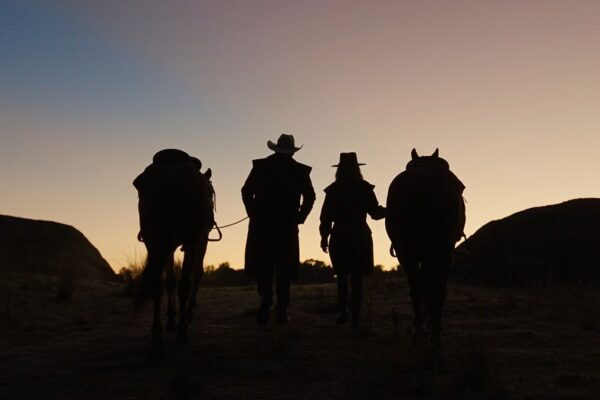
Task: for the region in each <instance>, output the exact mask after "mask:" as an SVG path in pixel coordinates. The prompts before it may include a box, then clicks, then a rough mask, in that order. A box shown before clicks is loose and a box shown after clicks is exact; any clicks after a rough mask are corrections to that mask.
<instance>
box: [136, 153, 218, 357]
mask: <svg viewBox="0 0 600 400" xmlns="http://www.w3.org/2000/svg"><path fill="white" fill-rule="evenodd" d="M201 167H202V164H201V162H200V160H198V159H197V158H194V157H190V156H189V155H187V154H186V153H185V152H183V151H181V150H175V149H167V150H162V151H159V152H158V153H156V154H155V155H154V158H153V162H152V164H151V165H149V166H148V167H147V168H146V169H145V170H144V172H143V173H142V174H141V175H139V176H138V177H137V178H136V179H135V180H134V182H133V184H134V186H135V187H136V189H137V190H138V194H139V204H138V209H139V215H140V233H139V237H138V239H139V240H141V241H143V242H144V244H145V245H146V250H147V252H148V257H147V260H146V265H145V266H144V269H143V271H142V274H141V277H140V282H139V285H138V289H137V291H136V294H135V297H134V305H135V308H136V311H139V309H140V308H141V306H142V305H143V303H144V302H145V300H146V299H147V298H148V297H152V299H153V301H154V322H153V325H152V337H153V341H152V343H153V348H154V350H155V351H157V352H161V351H162V337H161V336H162V326H161V320H160V306H161V297H162V288H163V273H164V274H165V275H166V286H167V292H168V307H167V325H166V328H167V330H174V329H175V327H177V342H178V343H182V342H187V337H188V335H187V326H188V324H189V323H190V321H191V318H192V312H193V308H194V305H195V303H196V293H197V291H198V285H199V283H200V280H201V278H202V274H203V272H204V268H203V261H204V255H205V253H206V247H207V243H208V234H209V232H210V229H211V228H212V226H213V224H214V214H213V207H214V201H213V199H214V191H213V188H212V185H211V182H210V177H211V170H210V169H208V170H207V171H206V173H204V174H203V173H201V172H200V168H201ZM179 246H183V251H184V257H183V265H182V270H181V278H180V280H179V285H178V286H179V320H178V323H177V325H176V323H175V288H176V278H175V271H174V266H173V256H174V252H175V250H176V249H177V247H179Z"/></svg>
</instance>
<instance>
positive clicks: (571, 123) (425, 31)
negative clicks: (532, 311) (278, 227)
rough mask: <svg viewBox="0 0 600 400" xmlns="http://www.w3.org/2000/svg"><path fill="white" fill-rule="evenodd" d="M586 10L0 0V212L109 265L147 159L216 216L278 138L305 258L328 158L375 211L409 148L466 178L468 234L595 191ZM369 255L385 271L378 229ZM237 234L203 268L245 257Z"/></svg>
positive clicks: (228, 234) (120, 245)
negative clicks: (310, 193)
mask: <svg viewBox="0 0 600 400" xmlns="http://www.w3.org/2000/svg"><path fill="white" fill-rule="evenodd" d="M599 15H600V2H598V1H595V0H591V1H579V0H564V1H553V0H545V1H541V0H518V1H513V0H504V1H492V0H490V1H471V0H437V1H428V0H422V1H400V0H396V1H377V0H374V1H368V2H365V1H350V0H348V1H339V0H321V1H313V0H306V1H293V0H289V1H288V0H279V1H264V0H256V1H251V0H240V1H227V0H218V1H217V0H215V1H196V0H194V1H193V0H174V1H169V2H167V1H154V0H128V1H121V0H103V1H92V0H64V1H57V0H44V1H42V0H29V1H20V0H0V56H1V60H2V62H0V183H1V185H2V194H1V195H0V214H7V215H15V216H20V217H26V218H34V219H45V220H53V221H57V222H62V223H66V224H69V225H73V226H75V227H76V228H77V229H79V230H80V231H82V232H83V233H84V234H85V235H86V236H87V237H88V239H90V241H91V242H92V243H93V244H94V245H95V246H96V247H97V248H98V249H99V250H100V252H101V253H102V255H103V256H104V257H105V258H106V259H107V261H108V262H109V263H110V264H111V265H112V267H113V268H114V269H116V270H118V269H119V268H120V267H121V266H122V265H124V264H125V263H126V262H127V261H128V260H132V259H134V258H142V257H143V256H144V254H145V250H144V247H143V245H142V244H140V243H138V242H137V241H136V233H137V231H138V216H137V193H136V191H135V189H134V187H133V186H132V181H133V179H134V178H135V177H136V176H137V175H138V174H139V173H140V172H141V171H142V170H143V169H144V168H145V167H146V166H147V165H148V164H149V163H150V161H151V159H152V155H153V154H154V153H155V152H156V151H158V150H160V149H163V148H180V149H182V150H185V151H187V152H188V153H190V154H192V155H194V156H197V157H198V158H200V159H201V160H202V162H203V164H204V166H206V167H210V168H211V169H212V170H213V183H214V186H215V189H216V191H217V214H216V218H217V221H218V222H219V223H220V224H227V223H230V222H233V221H237V220H239V219H241V218H243V217H244V216H245V210H244V207H243V204H242V201H241V196H240V188H241V186H242V185H243V183H244V180H245V179H246V177H247V175H248V173H249V171H250V168H251V160H252V159H256V158H262V157H265V156H268V155H269V154H271V152H270V150H269V149H268V148H267V146H266V142H267V140H273V141H275V140H276V139H277V138H278V137H279V135H280V134H281V133H289V134H293V135H294V136H295V138H296V142H297V144H301V145H303V146H304V147H303V149H302V150H300V151H299V152H298V153H296V156H295V158H296V159H297V160H298V161H300V162H302V163H305V164H308V165H311V166H312V167H313V171H312V174H311V177H312V180H313V185H314V187H315V190H316V192H317V202H316V203H315V208H314V209H313V212H312V213H311V215H310V216H309V218H308V220H307V222H306V223H305V224H304V225H303V226H301V228H300V240H301V258H302V259H307V258H317V259H322V260H326V261H329V260H328V255H326V254H324V253H322V252H321V250H320V248H319V235H318V222H319V220H318V219H319V218H318V217H319V212H320V208H321V205H322V201H323V197H324V193H323V192H322V189H323V188H325V187H326V186H327V185H328V184H329V183H331V182H332V181H333V178H334V173H335V169H334V168H331V165H333V164H335V163H337V161H338V157H339V153H340V152H347V151H356V152H357V153H358V157H359V160H360V162H364V163H366V164H367V165H366V166H364V167H362V172H363V175H364V177H365V179H367V180H368V181H369V182H371V183H372V184H374V185H376V188H375V191H376V194H377V196H378V199H379V201H380V202H381V203H385V198H386V194H387V187H388V185H389V183H390V182H391V180H392V179H393V177H394V176H395V175H397V174H398V173H400V172H401V171H402V170H403V169H404V167H405V165H406V163H407V162H408V160H409V159H410V151H411V149H412V148H413V147H414V148H416V149H417V151H419V152H420V153H423V154H427V153H432V152H433V151H434V150H435V148H439V150H440V155H441V156H442V157H444V158H445V159H446V160H448V162H449V163H450V166H451V168H452V170H453V171H454V172H455V173H456V174H457V175H458V176H459V177H460V178H461V180H462V181H463V182H464V184H465V186H466V190H465V193H464V194H465V197H466V199H467V225H466V233H467V234H468V235H470V234H473V233H474V232H475V231H476V230H477V229H478V228H479V227H481V226H482V225H483V224H485V223H487V222H489V221H491V220H494V219H499V218H502V217H505V216H507V215H509V214H512V213H514V212H517V211H520V210H522V209H525V208H529V207H534V206H540V205H545V204H553V203H558V202H562V201H565V200H568V199H572V198H578V197H600V179H599V178H600V157H599V156H598V151H599V148H600V134H599V133H600V74H598V71H600V46H598V43H600V24H598V16H599ZM370 226H371V228H372V230H373V238H374V242H375V262H376V263H379V264H383V265H385V266H386V267H393V266H395V265H396V261H395V260H394V259H393V258H392V257H391V256H389V254H388V248H389V240H388V239H387V236H386V234H385V229H384V225H383V222H382V221H370ZM246 232H247V223H246V222H244V223H242V224H239V225H236V226H234V227H231V228H227V229H226V230H224V231H223V234H224V238H223V240H222V241H221V242H215V243H211V244H210V245H209V248H208V251H207V255H206V259H205V263H206V264H218V263H220V262H224V261H229V262H230V263H231V265H232V266H233V267H241V266H242V265H243V252H244V245H245V237H246Z"/></svg>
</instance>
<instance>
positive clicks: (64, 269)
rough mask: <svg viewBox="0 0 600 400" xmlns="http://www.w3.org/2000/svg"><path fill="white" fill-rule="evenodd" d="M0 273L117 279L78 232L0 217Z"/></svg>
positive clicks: (47, 222)
mask: <svg viewBox="0 0 600 400" xmlns="http://www.w3.org/2000/svg"><path fill="white" fill-rule="evenodd" d="M0 271H12V272H23V273H36V274H45V275H56V276H61V275H66V274H68V275H70V276H73V277H86V278H96V279H104V280H106V279H114V278H115V273H114V271H113V270H112V269H111V267H110V265H108V263H107V262H106V260H105V259H104V258H102V255H101V254H100V252H99V251H98V250H97V249H96V248H95V247H94V246H93V245H92V244H91V243H90V241H89V240H87V239H86V237H85V236H84V235H83V234H82V233H81V232H79V231H78V230H77V229H75V228H73V227H72V226H69V225H64V224H59V223H56V222H50V221H37V220H31V219H25V218H16V217H10V216H5V215H0Z"/></svg>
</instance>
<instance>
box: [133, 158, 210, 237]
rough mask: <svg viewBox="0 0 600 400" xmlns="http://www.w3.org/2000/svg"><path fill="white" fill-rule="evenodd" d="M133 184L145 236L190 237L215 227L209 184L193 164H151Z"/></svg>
mask: <svg viewBox="0 0 600 400" xmlns="http://www.w3.org/2000/svg"><path fill="white" fill-rule="evenodd" d="M134 185H135V186H136V188H137V189H138V195H139V203H138V209H139V215H140V227H141V230H142V233H143V235H144V236H145V237H146V236H149V235H153V236H155V235H157V234H158V233H159V232H163V233H164V232H170V233H171V235H174V236H177V237H180V236H189V235H192V234H196V233H197V232H201V231H205V230H206V231H207V230H208V229H210V227H211V226H212V221H213V210H212V203H211V195H212V193H211V187H210V183H209V182H208V180H207V179H206V177H205V176H204V175H203V174H202V173H201V172H200V171H199V170H198V169H197V168H195V167H194V166H193V164H191V163H160V164H151V165H150V166H148V167H147V168H146V169H145V170H144V172H143V173H142V174H141V175H140V176H139V177H138V178H136V180H135V182H134ZM178 241H179V240H178Z"/></svg>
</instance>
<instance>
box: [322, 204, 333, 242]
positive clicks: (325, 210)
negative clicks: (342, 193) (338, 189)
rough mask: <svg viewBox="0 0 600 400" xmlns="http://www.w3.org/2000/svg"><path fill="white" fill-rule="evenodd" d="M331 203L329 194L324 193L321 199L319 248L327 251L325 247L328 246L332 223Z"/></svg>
mask: <svg viewBox="0 0 600 400" xmlns="http://www.w3.org/2000/svg"><path fill="white" fill-rule="evenodd" d="M332 211H333V210H332V203H331V196H330V195H327V194H326V195H325V200H324V201H323V207H322V208H321V217H320V220H321V224H320V225H319V233H320V234H321V250H323V251H324V252H325V253H327V248H328V247H329V244H328V239H329V235H331V228H332V225H333V215H332Z"/></svg>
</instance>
